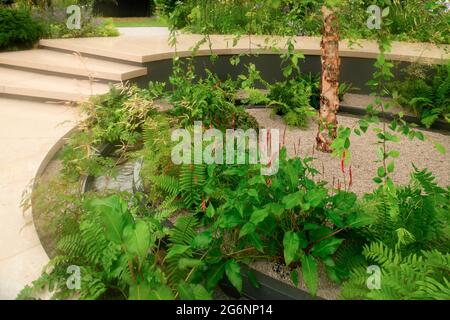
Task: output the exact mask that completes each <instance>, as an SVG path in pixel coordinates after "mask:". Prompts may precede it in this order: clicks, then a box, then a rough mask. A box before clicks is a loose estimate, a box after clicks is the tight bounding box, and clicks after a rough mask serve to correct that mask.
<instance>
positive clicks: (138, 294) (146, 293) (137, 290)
mask: <svg viewBox="0 0 450 320" xmlns="http://www.w3.org/2000/svg"><path fill="white" fill-rule="evenodd" d="M151 292H152V288H151V286H150V285H149V284H148V283H141V284H134V285H132V286H130V290H129V295H128V299H129V300H151V297H150V294H151Z"/></svg>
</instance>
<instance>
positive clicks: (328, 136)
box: [316, 6, 341, 152]
mask: <svg viewBox="0 0 450 320" xmlns="http://www.w3.org/2000/svg"><path fill="white" fill-rule="evenodd" d="M322 14H323V23H324V26H323V34H322V41H321V43H320V46H321V51H322V55H321V62H322V77H321V93H320V110H319V130H318V132H317V137H316V143H317V145H316V148H317V150H320V151H323V152H331V151H332V150H331V143H332V142H333V140H334V139H335V138H336V136H337V124H338V122H337V117H336V114H337V112H338V110H339V95H338V93H339V71H340V65H341V60H340V58H339V26H338V21H337V17H336V16H335V14H334V11H333V10H332V9H330V8H327V7H326V6H323V7H322Z"/></svg>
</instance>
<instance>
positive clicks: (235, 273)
mask: <svg viewBox="0 0 450 320" xmlns="http://www.w3.org/2000/svg"><path fill="white" fill-rule="evenodd" d="M225 273H226V275H227V277H228V280H230V282H231V284H232V285H233V286H234V287H235V288H236V289H237V291H239V292H241V291H242V275H241V267H240V266H239V264H238V263H237V262H236V261H235V260H229V261H228V262H227V263H226V265H225Z"/></svg>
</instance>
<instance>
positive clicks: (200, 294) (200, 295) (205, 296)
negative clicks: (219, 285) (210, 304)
mask: <svg viewBox="0 0 450 320" xmlns="http://www.w3.org/2000/svg"><path fill="white" fill-rule="evenodd" d="M191 286H192V290H193V291H194V295H195V299H196V300H212V299H213V297H212V296H211V294H210V293H209V292H208V290H206V289H205V287H203V286H202V285H200V284H191Z"/></svg>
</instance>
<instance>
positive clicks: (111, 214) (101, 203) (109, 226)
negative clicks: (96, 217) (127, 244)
mask: <svg viewBox="0 0 450 320" xmlns="http://www.w3.org/2000/svg"><path fill="white" fill-rule="evenodd" d="M90 205H91V206H92V208H93V209H94V210H95V211H97V212H98V213H99V214H100V216H101V218H102V222H103V226H104V228H105V235H106V238H107V239H108V240H110V241H112V242H114V243H117V244H121V243H122V234H123V229H124V227H125V225H126V224H128V223H132V218H131V217H127V215H129V213H128V211H127V206H126V203H124V201H123V200H122V199H121V198H119V197H118V196H116V195H114V196H111V197H109V198H105V199H95V200H93V201H92V202H91V203H90Z"/></svg>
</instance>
